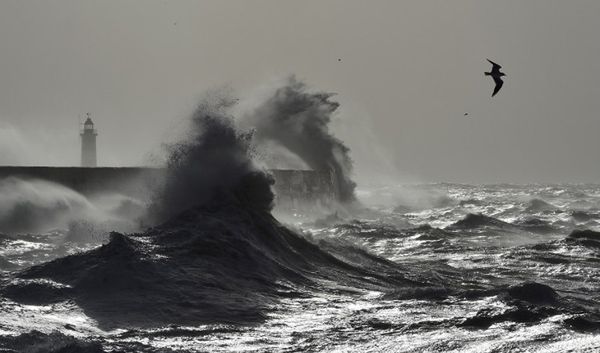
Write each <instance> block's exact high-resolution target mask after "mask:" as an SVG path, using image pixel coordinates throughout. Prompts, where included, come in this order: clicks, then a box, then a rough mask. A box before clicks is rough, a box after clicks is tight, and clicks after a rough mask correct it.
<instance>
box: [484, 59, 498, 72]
mask: <svg viewBox="0 0 600 353" xmlns="http://www.w3.org/2000/svg"><path fill="white" fill-rule="evenodd" d="M486 60H487V61H489V62H490V64H492V65H494V67H493V68H492V70H496V68H497V69H501V68H502V66H500V65H498V64H496V63H495V62H493V61H491V60H490V59H486Z"/></svg>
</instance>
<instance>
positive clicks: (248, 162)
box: [149, 94, 274, 221]
mask: <svg viewBox="0 0 600 353" xmlns="http://www.w3.org/2000/svg"><path fill="white" fill-rule="evenodd" d="M235 102H236V100H235V99H232V98H229V97H228V96H224V95H214V94H212V95H207V97H206V98H205V99H204V100H202V101H201V103H200V104H199V105H198V107H197V109H196V111H195V112H194V114H193V115H192V117H191V120H190V126H189V128H190V133H189V136H188V137H187V138H185V139H183V140H182V141H180V142H178V143H174V144H171V145H168V159H167V175H166V179H165V184H164V187H163V188H162V189H161V190H159V191H158V192H157V194H156V196H155V198H154V201H153V202H152V205H151V207H150V212H149V216H150V217H152V218H153V220H154V221H163V220H166V219H168V218H170V217H172V216H174V215H176V214H178V213H179V212H181V211H183V210H186V209H189V208H191V207H193V206H198V205H202V204H204V203H206V202H208V201H211V199H212V198H214V197H215V196H216V195H220V194H222V193H232V192H233V193H235V194H236V196H237V197H238V198H242V199H248V200H247V201H248V202H250V203H252V204H253V207H257V208H260V209H264V210H270V209H271V208H272V204H273V199H274V195H273V193H272V191H271V189H270V186H271V185H272V184H273V179H272V178H271V177H270V176H269V175H268V174H267V173H266V172H264V171H262V170H260V169H259V168H258V167H257V166H256V165H255V164H254V162H253V161H252V148H251V139H252V132H251V131H250V132H238V131H237V130H236V128H235V126H234V119H233V116H232V115H231V113H230V109H231V107H232V106H233V105H234V104H235Z"/></svg>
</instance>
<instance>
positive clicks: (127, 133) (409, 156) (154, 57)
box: [0, 0, 600, 182]
mask: <svg viewBox="0 0 600 353" xmlns="http://www.w3.org/2000/svg"><path fill="white" fill-rule="evenodd" d="M599 17H600V2H599V1H595V0H590V1H579V0H577V1H575V0H572V1H560V0H554V1H552V0H538V1H533V0H532V1H526V2H525V1H516V0H515V1H481V0H474V1H447V0H440V1H424V0H418V1H417V0H415V1H395V0H392V1H349V0H339V1H327V0H325V1H280V0H273V1H257V0H253V1H221V0H219V1H149V0H143V1H142V0H140V1H133V0H129V1H122V0H119V1H83V0H72V1H60V0H55V1H46V0H43V1H33V0H28V1H21V0H14V1H9V0H4V1H2V2H0V48H1V51H0V53H1V56H0V132H1V134H0V138H2V139H4V141H0V153H1V154H2V156H0V162H2V163H15V160H16V159H15V158H17V157H14V156H13V157H10V155H11V154H15V153H17V154H19V151H21V149H27V151H22V155H24V156H25V155H26V156H27V158H25V160H22V161H20V162H22V163H29V164H32V163H33V164H35V163H43V164H68V165H76V164H77V163H78V161H79V140H78V135H77V116H78V114H82V113H85V112H87V111H90V112H92V114H93V117H94V120H95V122H96V124H97V127H98V129H99V133H100V135H99V140H98V143H99V146H98V150H99V162H100V163H101V164H103V165H132V164H133V165H139V164H145V163H147V161H148V156H149V153H151V152H153V151H156V150H157V146H158V145H159V143H160V141H162V140H164V139H165V138H167V137H168V136H169V135H170V133H171V131H173V129H175V128H176V127H178V126H180V125H181V124H182V123H181V121H182V120H183V119H184V118H185V117H186V116H187V115H188V114H189V113H190V112H191V111H192V109H193V107H194V104H195V102H196V100H197V98H198V97H199V96H201V95H202V93H203V92H204V91H205V90H206V89H209V88H213V87H216V86H220V85H223V84H228V85H231V86H232V87H233V88H235V89H236V91H237V92H238V93H239V94H240V95H242V96H243V95H244V94H245V92H249V91H251V90H253V89H254V87H256V86H260V85H261V84H265V83H266V82H269V81H270V80H272V79H273V78H277V77H281V76H285V75H288V74H296V75H297V76H298V77H299V78H301V79H304V80H305V81H306V82H307V83H308V84H309V85H311V86H313V87H315V88H318V89H323V90H327V91H334V92H337V93H338V94H339V95H338V97H337V99H338V100H339V101H340V102H341V103H342V108H341V111H340V114H339V115H338V119H337V120H336V122H335V124H334V127H335V130H334V131H336V132H337V133H338V135H339V136H340V137H342V138H346V139H347V141H346V142H347V143H348V145H349V146H350V147H351V148H353V150H354V151H355V154H354V156H355V159H356V161H357V166H356V168H357V173H359V176H361V177H362V179H365V178H366V177H369V176H371V173H373V171H378V168H379V167H381V168H382V170H383V169H386V170H388V171H389V170H390V169H393V168H392V167H395V168H396V169H397V170H398V172H397V174H398V176H399V177H401V178H402V179H403V180H407V179H411V180H422V181H458V182H461V181H462V182H499V181H507V182H530V181H539V182H549V181H573V182H579V181H600V163H598V162H599V159H600V157H598V152H599V151H600V138H598V133H599V132H600V114H599V112H600V65H599V64H598V63H599V61H600V41H599V40H598V35H599V34H600V20H599ZM338 58H341V59H342V61H341V62H339V61H338ZM486 58H490V59H492V60H494V61H496V62H498V63H499V64H501V65H502V66H503V69H504V71H505V72H506V74H507V75H508V76H507V77H506V84H505V85H504V87H503V89H502V90H501V91H500V93H499V94H498V95H497V96H496V97H494V98H493V99H492V98H490V94H491V92H492V89H493V86H492V82H491V80H490V79H489V78H487V77H484V76H483V72H484V71H487V70H488V69H489V65H488V63H487V62H486V61H485V59H486ZM465 112H468V113H469V114H470V116H469V117H464V116H463V114H464V113H465ZM367 127H370V129H367ZM361 136H363V137H361ZM13 140H14V141H17V140H19V141H20V142H19V143H21V144H22V145H23V146H24V147H18V149H17V152H15V151H14V149H15V148H16V147H15V146H16V144H17V142H14V143H12V142H11V141H13ZM11 146H12V147H11ZM11 148H12V149H13V151H6V150H10V149H11ZM373 155H376V156H380V157H377V158H376V159H375V160H374V161H373V160H371V161H369V157H371V156H373ZM9 157H10V158H9ZM17 159H18V158H17ZM383 161H387V162H388V163H389V165H388V166H382V164H383Z"/></svg>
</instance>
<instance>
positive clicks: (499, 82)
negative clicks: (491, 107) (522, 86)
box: [492, 77, 504, 97]
mask: <svg viewBox="0 0 600 353" xmlns="http://www.w3.org/2000/svg"><path fill="white" fill-rule="evenodd" d="M494 83H495V84H496V87H494V93H492V97H493V96H495V95H496V93H498V91H500V88H502V85H503V84H504V81H502V79H501V78H500V77H494Z"/></svg>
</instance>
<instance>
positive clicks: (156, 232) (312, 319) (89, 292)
mask: <svg viewBox="0 0 600 353" xmlns="http://www.w3.org/2000/svg"><path fill="white" fill-rule="evenodd" d="M358 198H359V199H360V200H361V202H362V204H363V206H362V207H360V208H357V209H356V210H354V211H353V212H350V213H347V212H338V213H334V214H330V215H323V216H322V217H319V218H320V219H317V220H314V219H310V218H309V217H307V216H306V215H304V214H303V211H302V210H295V211H294V212H293V213H295V216H293V217H290V216H289V215H287V216H285V217H284V216H283V215H281V214H280V213H279V212H277V210H276V211H275V212H274V214H275V215H276V217H275V218H274V217H273V216H271V214H270V213H269V212H268V211H264V210H260V209H256V208H254V207H252V205H248V204H247V203H244V202H240V201H239V200H236V199H233V198H228V197H226V196H225V197H222V198H217V199H218V201H214V202H211V203H209V204H206V205H204V206H202V207H196V208H192V209H189V210H187V211H185V212H183V213H182V214H180V215H178V216H176V217H173V218H171V219H170V220H169V221H167V222H166V223H164V224H162V225H159V226H156V227H154V228H151V229H148V230H145V231H143V232H140V233H134V234H128V235H126V234H122V233H111V234H110V235H106V236H104V237H102V236H98V234H96V233H97V232H91V231H90V232H91V233H94V234H93V235H89V236H87V237H86V236H85V233H86V231H85V229H83V230H81V229H79V230H78V232H77V234H78V236H73V229H69V230H61V229H60V228H59V229H58V230H55V231H44V232H39V233H34V234H20V233H18V234H5V235H0V276H1V277H0V280H1V283H0V313H1V314H0V349H4V350H5V351H8V352H13V351H16V352H53V351H54V352H102V351H106V352H111V351H112V352H121V351H125V352H230V351H238V352H422V351H429V352H447V351H448V352H450V351H453V352H515V351H523V352H524V351H527V352H565V351H572V352H582V351H590V352H593V351H598V350H600V336H599V335H598V333H599V332H600V310H599V309H600V306H599V305H598V301H599V300H600V294H598V293H599V291H598V289H600V276H599V272H598V269H599V268H600V257H599V255H600V233H594V232H593V231H595V230H598V231H600V186H598V185H487V186H476V185H456V184H430V185H411V186H390V187H381V188H373V189H369V190H366V189H359V190H358ZM82 202H83V201H82ZM42 216H43V215H40V216H39V217H42ZM278 219H285V220H286V223H280V222H279V221H278ZM575 230H591V232H575V233H573V232H574V231H575ZM82 233H83V234H84V235H82Z"/></svg>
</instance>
